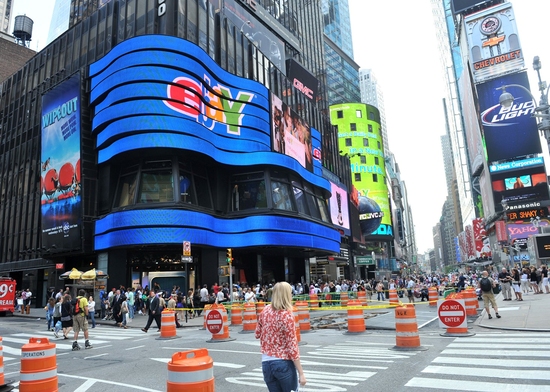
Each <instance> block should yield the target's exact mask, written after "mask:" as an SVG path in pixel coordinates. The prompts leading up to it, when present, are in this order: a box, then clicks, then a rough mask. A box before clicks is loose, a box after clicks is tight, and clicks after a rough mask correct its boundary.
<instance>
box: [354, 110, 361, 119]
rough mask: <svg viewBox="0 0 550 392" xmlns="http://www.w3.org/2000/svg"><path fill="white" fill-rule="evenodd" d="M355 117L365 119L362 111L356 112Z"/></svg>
mask: <svg viewBox="0 0 550 392" xmlns="http://www.w3.org/2000/svg"><path fill="white" fill-rule="evenodd" d="M355 116H357V118H361V117H363V113H362V112H361V111H360V110H356V111H355Z"/></svg>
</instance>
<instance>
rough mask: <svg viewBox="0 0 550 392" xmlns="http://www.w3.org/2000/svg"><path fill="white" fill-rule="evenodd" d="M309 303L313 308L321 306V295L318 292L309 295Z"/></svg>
mask: <svg viewBox="0 0 550 392" xmlns="http://www.w3.org/2000/svg"><path fill="white" fill-rule="evenodd" d="M309 303H310V305H311V307H312V308H313V309H315V308H318V307H319V296H318V295H317V294H310V295H309Z"/></svg>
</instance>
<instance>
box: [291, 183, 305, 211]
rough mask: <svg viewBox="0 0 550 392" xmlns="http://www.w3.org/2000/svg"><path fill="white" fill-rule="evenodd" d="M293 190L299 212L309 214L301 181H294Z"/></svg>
mask: <svg viewBox="0 0 550 392" xmlns="http://www.w3.org/2000/svg"><path fill="white" fill-rule="evenodd" d="M292 190H293V191H294V200H296V206H297V207H298V212H299V213H300V214H304V215H309V210H308V208H307V202H306V198H305V196H304V190H303V189H302V187H301V185H300V183H299V182H297V181H292Z"/></svg>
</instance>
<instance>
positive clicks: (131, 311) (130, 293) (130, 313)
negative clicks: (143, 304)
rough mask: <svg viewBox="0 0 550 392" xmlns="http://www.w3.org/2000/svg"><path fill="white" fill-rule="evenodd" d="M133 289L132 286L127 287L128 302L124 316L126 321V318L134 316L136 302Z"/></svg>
mask: <svg viewBox="0 0 550 392" xmlns="http://www.w3.org/2000/svg"><path fill="white" fill-rule="evenodd" d="M134 291H135V289H134V288H133V287H130V288H129V289H128V293H127V294H126V301H127V302H128V315H127V316H126V318H127V320H126V321H127V322H128V319H133V318H134V309H135V308H134V306H135V303H136V295H135V292H134Z"/></svg>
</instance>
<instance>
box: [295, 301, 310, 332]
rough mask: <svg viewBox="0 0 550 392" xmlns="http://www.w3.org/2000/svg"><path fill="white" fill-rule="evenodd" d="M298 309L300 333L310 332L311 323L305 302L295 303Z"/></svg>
mask: <svg viewBox="0 0 550 392" xmlns="http://www.w3.org/2000/svg"><path fill="white" fill-rule="evenodd" d="M295 306H296V308H298V323H299V324H300V332H309V331H311V323H310V320H309V306H308V304H307V302H306V301H298V302H296V303H295Z"/></svg>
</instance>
